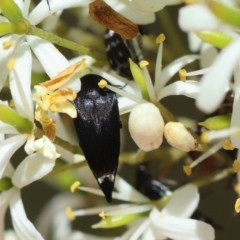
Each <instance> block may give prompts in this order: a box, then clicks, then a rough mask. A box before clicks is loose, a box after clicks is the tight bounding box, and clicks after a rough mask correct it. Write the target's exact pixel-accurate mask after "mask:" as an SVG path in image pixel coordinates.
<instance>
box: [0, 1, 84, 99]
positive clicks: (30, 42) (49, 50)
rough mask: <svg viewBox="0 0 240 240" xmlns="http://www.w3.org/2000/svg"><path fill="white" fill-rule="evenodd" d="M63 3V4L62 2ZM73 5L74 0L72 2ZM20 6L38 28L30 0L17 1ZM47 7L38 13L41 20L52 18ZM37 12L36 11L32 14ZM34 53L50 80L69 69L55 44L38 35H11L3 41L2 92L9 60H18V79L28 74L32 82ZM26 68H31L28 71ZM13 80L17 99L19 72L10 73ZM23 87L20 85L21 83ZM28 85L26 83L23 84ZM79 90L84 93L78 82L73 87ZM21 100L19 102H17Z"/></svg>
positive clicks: (0, 51) (0, 48)
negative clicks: (30, 9)
mask: <svg viewBox="0 0 240 240" xmlns="http://www.w3.org/2000/svg"><path fill="white" fill-rule="evenodd" d="M58 2H59V1H58ZM68 2H71V1H68ZM16 3H17V4H18V7H19V8H20V10H21V11H22V13H23V16H24V17H25V18H26V19H27V20H29V22H30V24H32V25H36V24H38V23H39V21H37V19H36V17H34V14H32V13H30V14H29V13H28V11H29V5H30V0H27V1H23V0H19V1H16ZM41 3H42V4H43V5H44V6H45V7H44V8H43V9H42V10H41V11H38V14H39V15H38V17H39V16H41V17H42V18H41V20H43V19H44V18H45V17H46V16H47V15H50V14H51V13H50V12H49V8H48V5H47V2H46V1H42V2H41ZM35 9H36V8H35ZM32 12H34V10H33V11H32ZM5 21H8V20H7V19H5V18H4V17H2V18H1V22H5ZM31 50H32V51H33V52H34V54H35V55H36V57H37V58H38V60H39V61H40V63H41V65H42V66H43V68H44V70H45V71H46V73H47V74H48V75H49V77H50V78H52V77H54V76H56V75H57V74H58V73H59V72H60V71H62V70H63V69H66V68H67V67H68V66H69V62H68V60H67V59H66V58H65V57H64V56H63V55H62V54H61V53H60V52H59V51H58V50H57V49H56V48H55V47H54V45H53V44H51V43H49V42H47V41H45V40H43V39H41V38H39V37H35V36H31V35H17V34H9V35H7V36H4V37H1V38H0V55H1V59H0V70H1V76H0V90H1V89H2V87H3V85H4V83H5V80H6V78H7V76H8V70H9V69H7V67H6V66H7V63H8V62H9V59H10V58H12V59H13V60H15V63H14V68H15V71H16V73H17V76H20V75H23V74H24V77H23V79H24V81H25V83H27V81H30V76H31V68H32V54H31ZM26 66H28V67H27V68H26ZM9 78H10V88H11V92H12V95H13V97H15V98H17V95H16V93H15V92H14V89H13V87H12V86H11V85H16V84H17V83H16V82H17V79H15V78H16V74H15V73H12V74H11V73H10V74H9ZM75 79H76V78H75ZM18 84H19V83H18ZM23 86H24V84H23ZM70 87H72V88H73V89H74V90H75V91H79V90H80V83H79V81H75V82H74V84H72V85H70ZM30 95H31V92H30V91H29V92H28V93H27V94H26V98H31V96H30ZM14 100H17V99H14Z"/></svg>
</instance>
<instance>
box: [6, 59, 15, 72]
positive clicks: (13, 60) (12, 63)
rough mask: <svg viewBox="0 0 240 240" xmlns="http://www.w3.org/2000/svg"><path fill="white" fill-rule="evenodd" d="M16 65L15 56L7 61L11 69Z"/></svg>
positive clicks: (8, 67)
mask: <svg viewBox="0 0 240 240" xmlns="http://www.w3.org/2000/svg"><path fill="white" fill-rule="evenodd" d="M14 65H15V58H10V59H9V60H8V63H7V69H8V70H9V71H11V70H13V69H14Z"/></svg>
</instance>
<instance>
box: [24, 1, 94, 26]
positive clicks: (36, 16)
mask: <svg viewBox="0 0 240 240" xmlns="http://www.w3.org/2000/svg"><path fill="white" fill-rule="evenodd" d="M81 2H85V3H86V2H91V1H89V0H88V1H87V0H68V1H59V0H51V1H49V4H50V8H51V11H49V7H48V5H47V1H46V0H44V1H41V2H40V3H39V4H38V5H37V6H36V7H35V8H34V9H33V11H32V12H31V13H30V14H29V17H28V20H29V21H30V23H31V24H32V25H37V24H38V23H40V22H41V21H42V20H43V19H44V18H46V17H47V16H49V15H50V14H52V13H54V12H57V11H59V10H64V9H66V8H70V7H75V6H77V5H79V4H80V3H81Z"/></svg>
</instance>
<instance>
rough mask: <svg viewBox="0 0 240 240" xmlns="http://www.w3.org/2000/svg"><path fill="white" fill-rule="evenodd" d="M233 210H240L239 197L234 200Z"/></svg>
mask: <svg viewBox="0 0 240 240" xmlns="http://www.w3.org/2000/svg"><path fill="white" fill-rule="evenodd" d="M235 211H236V212H237V213H239V212H240V198H238V199H237V200H236V202H235Z"/></svg>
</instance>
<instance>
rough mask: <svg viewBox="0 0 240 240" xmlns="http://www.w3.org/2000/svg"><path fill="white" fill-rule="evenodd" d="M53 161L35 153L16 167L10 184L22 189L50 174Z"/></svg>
mask: <svg viewBox="0 0 240 240" xmlns="http://www.w3.org/2000/svg"><path fill="white" fill-rule="evenodd" d="M54 165H55V161H53V160H51V159H49V158H46V157H43V156H42V155H41V154H38V153H35V154H33V155H31V156H28V157H26V158H25V159H24V160H23V161H22V162H21V163H20V164H19V165H18V167H17V169H16V171H15V172H14V175H13V177H12V183H13V184H14V185H15V186H17V187H18V188H22V187H24V186H26V185H28V184H30V183H32V182H34V181H36V180H38V179H40V178H42V177H44V176H45V175H47V174H48V173H50V172H51V171H52V169H53V167H54Z"/></svg>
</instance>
